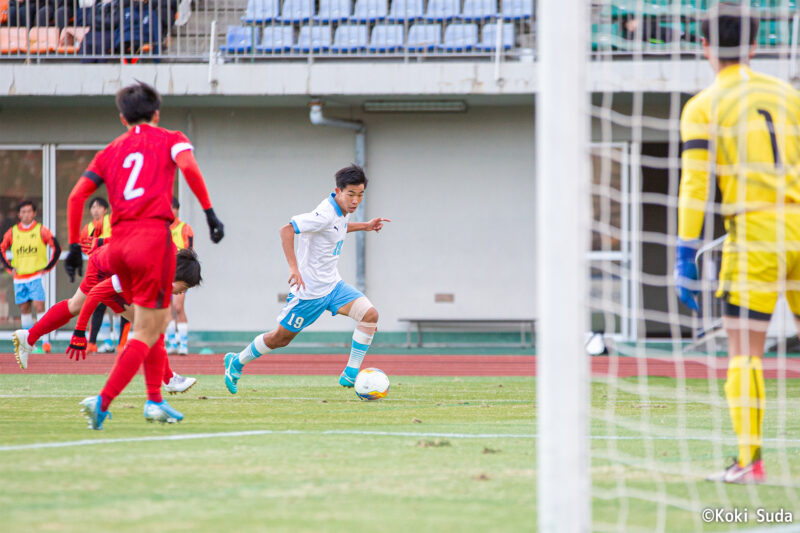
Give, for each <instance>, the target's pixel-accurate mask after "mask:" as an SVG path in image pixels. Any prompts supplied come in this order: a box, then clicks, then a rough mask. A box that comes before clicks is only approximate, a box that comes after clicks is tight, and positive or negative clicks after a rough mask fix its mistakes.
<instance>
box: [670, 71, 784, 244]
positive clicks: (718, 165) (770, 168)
mask: <svg viewBox="0 0 800 533" xmlns="http://www.w3.org/2000/svg"><path fill="white" fill-rule="evenodd" d="M681 139H682V141H683V154H682V156H681V163H682V175H681V185H680V196H679V200H678V236H679V237H680V238H681V239H686V240H689V239H697V238H699V237H700V234H701V232H702V229H703V218H704V214H705V211H706V200H707V199H708V195H709V194H712V195H713V194H714V193H713V191H714V188H713V186H714V183H713V182H712V181H711V179H712V177H714V176H716V179H717V183H718V185H719V188H720V191H721V192H722V208H721V209H722V215H723V216H724V217H726V219H727V218H729V217H731V216H733V215H737V214H740V213H745V212H752V211H763V210H774V209H775V207H776V205H778V204H781V203H783V204H798V207H799V208H800V93H799V92H798V91H797V90H795V89H794V88H793V87H792V86H791V85H789V84H788V83H786V82H784V81H782V80H780V79H778V78H774V77H772V76H767V75H765V74H760V73H758V72H753V71H752V70H751V69H750V68H749V67H747V66H745V65H732V66H729V67H726V68H725V69H723V70H721V71H720V72H719V74H717V77H716V79H715V80H714V83H712V84H711V86H709V87H708V88H706V89H704V90H703V91H701V92H700V93H698V94H697V95H695V96H694V97H692V98H691V99H690V100H689V101H688V102H687V103H686V106H685V107H684V108H683V112H682V114H681Z"/></svg>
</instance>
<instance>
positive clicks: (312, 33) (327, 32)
mask: <svg viewBox="0 0 800 533" xmlns="http://www.w3.org/2000/svg"><path fill="white" fill-rule="evenodd" d="M330 47H331V27H330V26H303V27H302V28H300V35H299V36H298V37H297V44H296V45H294V46H293V47H292V48H293V49H294V50H295V51H297V52H325V51H327V50H328V49H329V48H330Z"/></svg>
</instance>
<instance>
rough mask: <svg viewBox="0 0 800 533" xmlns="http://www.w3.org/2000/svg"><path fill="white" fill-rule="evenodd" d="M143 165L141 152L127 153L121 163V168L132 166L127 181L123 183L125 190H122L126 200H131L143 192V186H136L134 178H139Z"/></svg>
mask: <svg viewBox="0 0 800 533" xmlns="http://www.w3.org/2000/svg"><path fill="white" fill-rule="evenodd" d="M143 165H144V155H142V153H141V152H133V153H132V154H128V157H126V158H125V161H124V162H123V163H122V168H132V170H131V173H130V176H128V181H127V183H125V190H124V191H123V192H122V195H123V196H124V197H125V199H126V200H133V199H134V198H139V197H140V196H141V195H143V194H144V187H136V180H137V179H139V173H140V172H141V171H142V166H143Z"/></svg>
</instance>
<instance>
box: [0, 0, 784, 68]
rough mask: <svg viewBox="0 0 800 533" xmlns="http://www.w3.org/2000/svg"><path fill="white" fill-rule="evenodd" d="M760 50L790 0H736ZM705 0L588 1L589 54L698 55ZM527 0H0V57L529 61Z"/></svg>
mask: <svg viewBox="0 0 800 533" xmlns="http://www.w3.org/2000/svg"><path fill="white" fill-rule="evenodd" d="M745 1H749V2H750V4H751V6H752V13H753V14H754V15H756V16H758V17H759V18H760V19H761V27H760V30H759V34H758V36H757V41H758V51H757V53H758V54H760V55H769V54H779V53H786V52H787V50H788V51H790V52H791V53H792V54H793V57H795V59H796V57H797V54H796V48H797V41H798V36H797V34H798V31H799V30H800V23H799V22H798V21H799V15H800V13H799V12H798V9H797V4H796V2H797V0H745ZM710 2H711V0H598V1H594V2H592V25H591V39H590V41H591V46H592V51H593V54H594V55H595V56H596V57H601V56H605V55H614V56H617V57H619V58H624V57H626V56H634V55H636V56H641V55H642V54H644V55H645V56H646V57H647V58H648V59H657V58H658V57H659V56H673V55H674V54H675V53H680V54H681V55H689V56H691V55H695V56H699V55H700V54H701V53H702V50H701V44H700V20H701V19H702V17H703V16H704V14H705V13H706V11H707V9H708V6H709V3H710ZM535 7H536V6H535V0H203V1H195V2H193V1H192V0H22V1H21V0H0V60H16V61H24V62H27V63H37V62H41V61H44V60H47V61H51V60H53V61H55V60H65V59H67V60H72V61H75V60H79V61H84V62H95V61H110V60H111V61H130V62H135V61H138V60H146V61H186V62H206V61H212V62H255V61H260V60H274V59H281V60H290V61H314V60H316V59H321V60H325V59H343V58H348V59H351V58H352V59H363V58H367V59H376V58H387V59H393V60H403V61H424V60H426V59H440V58H448V59H454V60H456V59H462V60H471V61H474V60H492V59H494V60H497V59H498V57H499V56H503V58H504V59H509V60H520V61H530V60H532V59H533V57H534V55H535V54H534V49H535V34H536V19H535V12H536V9H535Z"/></svg>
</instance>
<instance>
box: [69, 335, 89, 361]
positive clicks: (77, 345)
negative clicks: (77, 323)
mask: <svg viewBox="0 0 800 533" xmlns="http://www.w3.org/2000/svg"><path fill="white" fill-rule="evenodd" d="M67 355H68V356H69V358H70V359H72V358H73V357H75V361H76V362H77V361H78V360H80V359H86V332H85V331H81V330H79V329H76V330H75V331H74V332H73V333H72V339H70V341H69V348H67Z"/></svg>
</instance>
